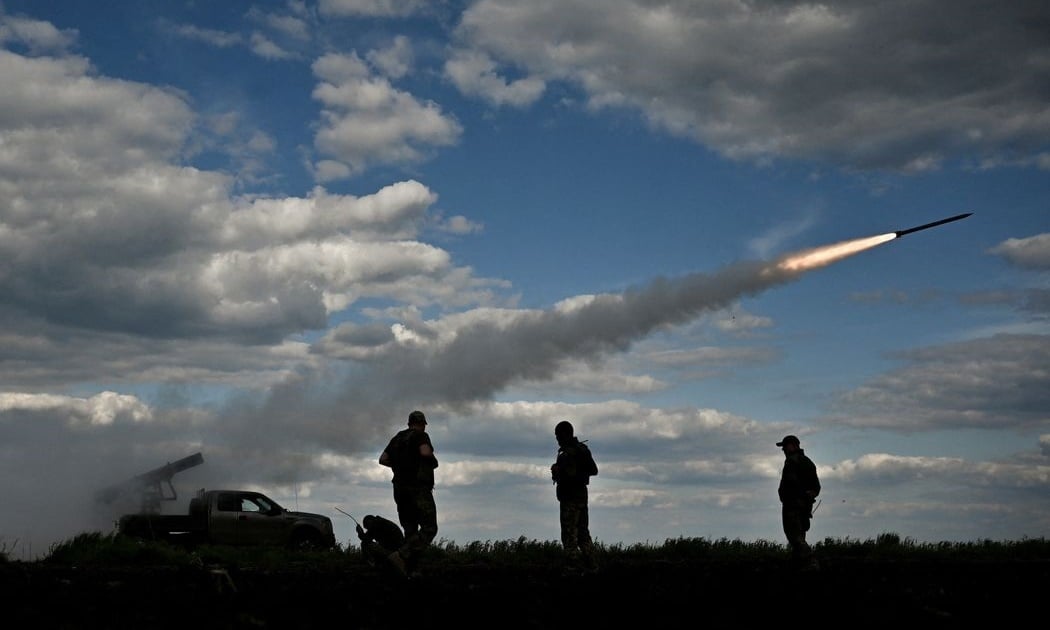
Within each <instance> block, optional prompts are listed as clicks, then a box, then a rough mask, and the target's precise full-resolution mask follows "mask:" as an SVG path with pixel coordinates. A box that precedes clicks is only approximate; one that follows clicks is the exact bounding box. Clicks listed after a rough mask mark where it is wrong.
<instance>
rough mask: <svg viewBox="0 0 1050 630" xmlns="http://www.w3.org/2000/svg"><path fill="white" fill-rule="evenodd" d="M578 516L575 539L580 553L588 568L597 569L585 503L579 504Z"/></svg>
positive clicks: (588, 511)
mask: <svg viewBox="0 0 1050 630" xmlns="http://www.w3.org/2000/svg"><path fill="white" fill-rule="evenodd" d="M579 511H580V516H579V520H578V521H577V523H576V540H577V543H578V544H579V546H580V555H581V556H583V561H584V563H585V564H586V565H587V568H588V569H597V568H598V560H597V558H596V557H595V555H594V541H593V540H591V523H590V520H591V517H590V510H589V509H588V508H587V504H586V503H583V504H581V505H580V506H579Z"/></svg>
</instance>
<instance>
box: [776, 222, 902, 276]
mask: <svg viewBox="0 0 1050 630" xmlns="http://www.w3.org/2000/svg"><path fill="white" fill-rule="evenodd" d="M895 238H897V235H896V234H895V233H894V232H888V233H886V234H879V235H878V236H868V237H866V238H858V239H854V240H851V241H843V242H841V243H834V244H832V245H824V246H821V247H815V248H813V249H808V250H805V251H802V252H797V253H794V254H790V255H788V256H786V257H784V258H782V259H781V260H780V261H779V262H777V263H776V264H775V268H776V269H778V270H781V271H795V272H801V271H809V270H811V269H817V268H818V267H825V266H827V265H830V264H831V263H833V262H838V261H840V260H842V259H843V258H848V257H850V256H853V255H854V254H859V253H860V252H863V251H866V250H869V249H871V248H872V247H876V246H878V245H882V244H883V243H885V242H887V241H892V240H893V239H895Z"/></svg>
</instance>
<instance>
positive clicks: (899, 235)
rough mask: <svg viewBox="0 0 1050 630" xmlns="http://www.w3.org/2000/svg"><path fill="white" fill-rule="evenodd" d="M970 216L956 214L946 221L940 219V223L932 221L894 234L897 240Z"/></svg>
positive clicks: (968, 213)
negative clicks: (906, 235)
mask: <svg viewBox="0 0 1050 630" xmlns="http://www.w3.org/2000/svg"><path fill="white" fill-rule="evenodd" d="M971 214H973V213H972V212H967V213H965V214H957V215H955V216H954V217H948V218H947V219H941V220H940V221H934V222H933V223H927V224H925V225H919V226H916V227H913V228H908V229H907V230H898V231H896V232H894V234H895V235H896V236H897V238H900V237H902V236H904V235H905V234H911V233H912V232H918V231H919V230H925V229H927V228H932V227H937V226H938V225H944V224H945V223H951V222H952V221H958V220H959V219H965V218H966V217H968V216H970V215H971Z"/></svg>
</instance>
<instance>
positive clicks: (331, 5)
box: [317, 0, 427, 17]
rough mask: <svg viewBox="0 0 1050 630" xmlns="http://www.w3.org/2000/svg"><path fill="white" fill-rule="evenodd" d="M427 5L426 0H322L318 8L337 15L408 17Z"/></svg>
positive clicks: (323, 11) (328, 13)
mask: <svg viewBox="0 0 1050 630" xmlns="http://www.w3.org/2000/svg"><path fill="white" fill-rule="evenodd" d="M426 6H427V2H426V0H320V2H319V3H318V5H317V9H318V11H320V12H321V14H322V15H331V16H336V17H362V16H364V17H407V16H409V15H412V14H414V13H419V12H420V11H422V10H423V9H425V8H426Z"/></svg>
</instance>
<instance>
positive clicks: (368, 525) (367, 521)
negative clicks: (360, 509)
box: [361, 514, 376, 529]
mask: <svg viewBox="0 0 1050 630" xmlns="http://www.w3.org/2000/svg"><path fill="white" fill-rule="evenodd" d="M375 522H376V517H374V516H372V515H371V514H369V515H368V516H365V517H364V518H363V519H361V524H362V525H364V526H365V529H372V526H373V525H375Z"/></svg>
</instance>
